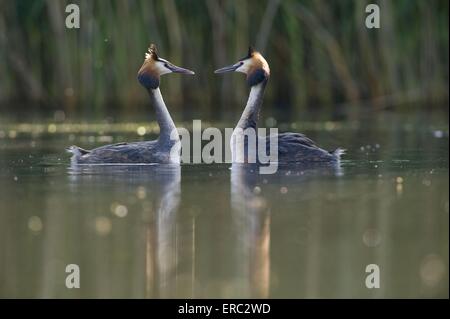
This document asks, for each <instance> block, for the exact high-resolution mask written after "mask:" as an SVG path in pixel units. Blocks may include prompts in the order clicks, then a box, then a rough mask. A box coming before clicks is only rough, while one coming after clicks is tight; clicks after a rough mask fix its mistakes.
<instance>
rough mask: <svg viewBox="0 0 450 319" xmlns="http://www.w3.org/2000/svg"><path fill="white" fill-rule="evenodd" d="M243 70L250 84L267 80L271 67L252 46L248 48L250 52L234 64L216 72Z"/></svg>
mask: <svg viewBox="0 0 450 319" xmlns="http://www.w3.org/2000/svg"><path fill="white" fill-rule="evenodd" d="M227 72H241V73H244V74H246V75H247V83H248V85H249V86H254V85H257V84H259V83H261V82H263V81H267V80H268V79H269V77H270V68H269V64H268V63H267V61H266V59H264V57H263V56H262V54H261V53H259V52H258V51H255V50H254V49H253V48H252V47H249V48H248V54H247V55H246V56H245V57H244V58H242V59H240V60H239V61H238V62H237V63H235V64H233V65H229V66H226V67H224V68H221V69H218V70H216V71H214V73H227Z"/></svg>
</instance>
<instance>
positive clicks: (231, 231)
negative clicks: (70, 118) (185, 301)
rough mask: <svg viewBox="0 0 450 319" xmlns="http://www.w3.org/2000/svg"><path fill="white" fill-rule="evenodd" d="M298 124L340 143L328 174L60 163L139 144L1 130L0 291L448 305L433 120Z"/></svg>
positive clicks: (445, 222)
mask: <svg viewBox="0 0 450 319" xmlns="http://www.w3.org/2000/svg"><path fill="white" fill-rule="evenodd" d="M42 126H43V127H44V132H42ZM313 126H314V125H313ZM313 126H311V127H308V128H307V129H303V128H302V127H301V126H298V127H297V128H296V129H297V130H302V131H304V132H305V133H308V135H310V136H311V137H312V138H314V139H316V140H317V141H318V142H320V144H321V145H322V146H324V147H329V148H333V147H336V146H343V147H345V148H347V149H348V153H347V156H346V157H345V160H344V161H343V163H342V165H341V167H340V168H338V169H303V168H298V167H297V168H295V167H288V168H280V170H279V171H278V173H277V174H275V175H270V176H268V175H259V174H257V173H255V172H254V171H253V170H252V169H251V168H245V167H240V168H236V169H233V170H230V166H229V165H227V164H215V165H205V164H199V165H182V166H181V168H179V167H171V166H161V165H155V166H142V167H124V166H122V167H85V168H80V169H74V168H71V167H70V166H69V157H68V155H67V154H65V152H64V148H65V147H66V146H68V145H71V144H74V143H75V144H78V145H80V146H83V147H86V148H90V147H93V146H97V145H101V144H104V143H108V142H117V141H123V140H137V139H139V137H138V136H137V134H136V133H130V132H129V131H130V130H125V129H124V131H123V132H121V131H120V130H118V129H115V130H113V131H112V132H107V131H103V132H101V130H103V128H102V129H101V130H97V127H94V129H93V131H95V133H94V132H86V131H89V128H87V127H81V128H78V131H76V132H72V131H71V129H65V127H64V126H63V125H62V126H54V125H53V124H50V125H49V124H48V123H45V124H34V125H29V126H23V125H22V126H19V125H9V124H8V125H7V124H3V125H1V124H0V190H1V192H0V297H33V298H35V297H39V298H42V297H44V298H46V297H58V298H78V297H88V298H90V297H96V298H103V297H125V298H161V297H183V298H184V297H187V298H190V297H197V298H205V297H219V298H221V297H256V298H264V297H274V298H279V297H287V298H315V297H321V298H328V297H332V298H335V297H337V298H341V297H362V298H381V297H406V298H408V297H448V282H449V278H448V261H449V257H448V252H449V232H448V228H449V195H448V191H449V171H448V155H449V148H448V145H449V140H448V115H447V114H444V115H442V116H440V115H439V116H436V117H428V118H425V117H417V118H406V117H402V116H393V115H389V114H385V115H379V117H378V118H377V120H373V119H371V120H367V121H362V122H358V123H341V124H339V125H334V124H333V123H324V124H323V125H318V128H316V129H314V127H313ZM72 129H73V127H72ZM291 129H292V128H291ZM133 130H134V128H132V129H131V131H133ZM141 133H142V130H141ZM147 135H148V134H147ZM68 264H77V265H79V267H80V273H81V288H80V289H72V290H70V289H67V288H66V287H65V278H66V275H67V274H66V273H65V267H66V265H68ZM368 264H377V265H378V266H379V267H380V283H381V287H380V288H379V289H371V290H370V289H367V288H366V286H365V278H366V275H367V274H366V273H365V268H366V266H367V265H368Z"/></svg>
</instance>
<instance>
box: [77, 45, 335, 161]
mask: <svg viewBox="0 0 450 319" xmlns="http://www.w3.org/2000/svg"><path fill="white" fill-rule="evenodd" d="M226 72H241V73H244V74H245V75H246V76H247V84H248V85H249V86H250V95H249V97H248V101H247V104H246V106H245V109H244V112H243V113H242V116H241V118H240V119H239V122H238V124H237V126H236V128H235V130H234V132H233V135H235V134H238V133H237V132H242V131H243V130H246V129H249V128H253V129H256V128H257V123H258V118H259V112H260V109H261V105H262V102H263V96H264V90H265V88H266V85H267V82H268V80H269V77H270V68H269V64H268V63H267V61H266V59H264V57H263V56H262V55H261V53H259V52H257V51H255V50H254V49H253V48H251V47H250V48H249V51H248V54H247V56H245V57H244V58H242V59H240V60H239V61H238V62H237V63H235V64H233V65H230V66H227V67H224V68H221V69H218V70H216V71H215V73H226ZM168 73H181V74H190V75H193V74H194V72H193V71H191V70H188V69H184V68H181V67H178V66H175V65H173V64H172V63H170V62H169V61H167V60H165V59H162V58H161V57H159V56H158V54H157V50H156V47H155V45H153V44H152V45H150V48H149V49H148V53H146V55H145V61H144V64H143V65H142V67H141V68H140V70H139V72H138V80H139V82H140V83H141V85H142V86H144V87H145V88H146V89H147V91H148V92H149V95H150V99H151V101H152V104H153V107H154V108H155V113H156V120H157V122H158V124H159V127H160V136H159V137H158V139H157V140H154V141H145V142H132V143H117V144H111V145H105V146H101V147H98V148H95V149H92V150H85V149H82V148H80V147H78V146H71V147H69V148H68V151H69V152H71V153H72V154H73V156H72V163H74V164H147V163H180V148H181V143H180V139H179V136H178V134H176V132H177V131H176V127H175V123H174V122H173V120H172V117H171V116H170V113H169V111H168V110H167V107H166V104H165V103H164V100H163V97H162V95H161V91H160V90H159V82H160V77H161V75H164V74H168ZM174 132H175V134H174ZM233 135H232V139H231V142H230V144H231V145H230V146H231V149H232V152H233V150H234V149H236V148H235V145H234V143H236V142H235V141H236V139H235V138H233ZM261 138H262V137H259V138H258V139H261ZM265 138H266V139H270V138H277V139H278V163H287V164H289V163H299V164H313V163H330V164H334V163H338V162H339V159H340V156H341V154H342V153H343V150H342V149H340V148H338V149H337V150H335V151H333V152H329V151H326V150H324V149H322V148H320V147H318V146H317V145H316V144H315V143H314V142H313V141H312V140H310V139H309V138H308V137H306V136H305V135H303V134H300V133H282V134H278V135H276V136H271V137H269V136H268V137H265ZM266 145H267V146H269V145H270V142H269V143H266ZM174 150H175V151H174ZM237 151H239V152H245V153H247V152H249V151H250V150H248V149H247V146H245V147H244V148H241V149H239V150H237ZM243 155H244V156H243V157H240V158H247V157H246V156H245V154H243ZM232 157H233V160H234V159H235V158H237V157H238V156H236V154H233V156H232Z"/></svg>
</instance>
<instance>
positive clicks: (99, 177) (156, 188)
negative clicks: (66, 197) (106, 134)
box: [69, 164, 194, 298]
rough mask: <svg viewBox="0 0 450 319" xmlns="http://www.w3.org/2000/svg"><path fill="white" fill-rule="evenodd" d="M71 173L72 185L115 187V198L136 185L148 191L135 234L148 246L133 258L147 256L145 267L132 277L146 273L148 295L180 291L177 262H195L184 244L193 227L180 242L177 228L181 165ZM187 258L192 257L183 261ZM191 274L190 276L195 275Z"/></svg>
mask: <svg viewBox="0 0 450 319" xmlns="http://www.w3.org/2000/svg"><path fill="white" fill-rule="evenodd" d="M69 176H70V178H71V180H72V182H73V184H74V185H77V186H80V187H82V185H83V182H86V183H89V185H95V184H97V185H98V186H99V187H102V185H104V187H112V191H111V195H112V196H114V197H119V196H120V195H118V194H123V193H127V192H129V190H130V189H133V190H134V189H136V188H138V189H140V188H141V192H145V197H146V198H145V205H144V206H143V208H142V217H141V219H140V221H139V225H138V226H137V227H136V229H138V230H139V233H138V234H134V236H136V237H137V238H141V240H142V242H143V243H144V246H145V247H141V248H142V252H143V254H135V255H134V257H133V258H136V259H139V258H142V257H141V256H144V255H145V260H143V261H142V262H143V263H145V270H142V269H140V270H139V272H140V273H135V274H133V277H135V278H142V277H143V276H145V288H144V287H142V288H144V289H145V297H146V298H167V297H174V296H175V295H176V293H177V292H176V291H177V278H178V276H177V275H178V274H177V271H178V270H177V266H178V264H179V263H180V262H182V263H183V264H188V265H192V263H191V262H190V260H191V259H192V260H193V258H194V256H193V254H192V252H187V253H186V249H185V247H184V245H185V244H186V243H189V242H190V241H191V240H193V232H192V230H190V229H189V230H188V233H189V236H183V237H187V238H183V244H181V245H180V242H179V241H180V238H178V237H181V236H179V235H180V231H185V229H184V230H183V229H177V222H176V220H177V212H178V208H179V204H180V195H181V190H180V181H181V168H180V166H179V165H158V164H157V165H136V166H130V165H104V166H103V165H90V166H73V167H71V168H70V175H69ZM116 195H117V196H116ZM138 196H139V194H138ZM142 221H144V222H142ZM190 226H192V225H190ZM183 227H184V226H183ZM192 245H193V243H191V246H192ZM179 248H183V250H182V249H179ZM138 255H139V256H138ZM186 258H187V259H189V260H184V259H186ZM188 272H189V273H190V274H191V275H192V276H193V269H188ZM144 274H145V275H144ZM191 275H189V276H187V277H192V276H191ZM180 277H183V276H180ZM141 284H142V283H141ZM180 293H183V292H180Z"/></svg>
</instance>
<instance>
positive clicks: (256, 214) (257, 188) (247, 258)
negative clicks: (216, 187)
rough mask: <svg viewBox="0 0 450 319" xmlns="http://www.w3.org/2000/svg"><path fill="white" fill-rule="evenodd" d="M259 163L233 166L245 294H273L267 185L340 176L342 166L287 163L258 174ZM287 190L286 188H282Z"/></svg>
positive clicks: (233, 183) (263, 295)
mask: <svg viewBox="0 0 450 319" xmlns="http://www.w3.org/2000/svg"><path fill="white" fill-rule="evenodd" d="M259 171H260V170H259V166H258V165H251V164H233V165H232V169H231V206H232V208H233V214H234V216H233V217H234V224H235V227H236V233H237V236H238V243H237V245H236V249H237V254H238V256H237V257H238V261H239V265H240V268H239V269H240V273H241V276H242V277H241V278H243V280H242V281H241V284H242V285H240V288H241V293H242V296H243V297H250V298H268V297H270V281H271V278H270V274H271V270H270V239H271V233H270V228H271V207H270V205H269V203H270V202H271V200H270V199H266V197H265V196H268V194H266V193H265V192H264V191H263V188H265V186H267V185H270V186H275V185H289V184H292V183H301V182H305V181H306V180H307V179H308V178H310V177H313V176H317V175H334V176H340V175H342V174H343V171H342V169H341V167H340V165H322V166H318V165H310V166H305V165H284V166H280V167H279V168H278V171H277V172H276V173H275V174H268V175H264V174H259ZM283 189H285V190H286V191H287V188H286V187H281V192H283Z"/></svg>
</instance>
